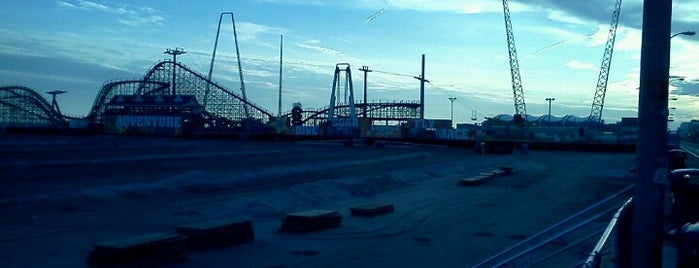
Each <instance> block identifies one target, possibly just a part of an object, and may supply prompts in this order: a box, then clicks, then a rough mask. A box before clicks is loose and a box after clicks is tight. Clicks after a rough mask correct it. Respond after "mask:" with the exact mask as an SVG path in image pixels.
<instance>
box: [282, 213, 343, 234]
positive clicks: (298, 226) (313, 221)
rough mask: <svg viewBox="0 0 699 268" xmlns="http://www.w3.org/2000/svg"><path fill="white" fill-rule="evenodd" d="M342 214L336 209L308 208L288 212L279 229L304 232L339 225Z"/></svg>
mask: <svg viewBox="0 0 699 268" xmlns="http://www.w3.org/2000/svg"><path fill="white" fill-rule="evenodd" d="M341 223H342V215H340V213H338V212H337V211H334V210H319V209H315V210H307V211H300V212H294V213H289V214H287V215H286V216H285V217H284V219H282V226H281V227H280V228H279V231H282V232H289V233H303V232H312V231H318V230H322V229H327V228H333V227H339V226H340V224H341Z"/></svg>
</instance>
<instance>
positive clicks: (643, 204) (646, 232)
mask: <svg viewBox="0 0 699 268" xmlns="http://www.w3.org/2000/svg"><path fill="white" fill-rule="evenodd" d="M671 19H672V0H653V1H643V35H642V38H641V72H640V89H639V95H638V121H639V125H638V138H637V145H636V191H635V194H634V196H633V222H632V232H631V237H632V241H625V242H627V243H630V244H631V265H630V267H661V266H662V255H663V254H662V252H663V218H664V213H663V210H664V205H663V203H664V200H665V183H666V180H667V178H666V176H667V172H668V160H667V156H666V149H667V148H666V144H665V141H666V135H667V116H668V114H669V112H668V109H667V107H668V103H667V102H668V85H669V81H668V77H669V68H670V38H669V37H670V36H671V35H670V22H671Z"/></svg>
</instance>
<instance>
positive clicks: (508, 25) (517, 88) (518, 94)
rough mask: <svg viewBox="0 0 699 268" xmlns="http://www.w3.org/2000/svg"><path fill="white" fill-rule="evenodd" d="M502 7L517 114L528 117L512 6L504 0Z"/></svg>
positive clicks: (522, 117) (523, 117) (524, 117)
mask: <svg viewBox="0 0 699 268" xmlns="http://www.w3.org/2000/svg"><path fill="white" fill-rule="evenodd" d="M502 7H503V11H504V13H505V31H506V32H507V49H508V51H509V54H510V74H511V75H512V91H513V93H514V94H513V95H514V102H515V116H521V119H526V115H527V106H526V105H525V103H524V92H523V90H522V78H521V77H520V74H519V61H517V48H516V47H515V35H514V33H513V32H512V22H511V21H510V8H509V5H508V3H507V0H502Z"/></svg>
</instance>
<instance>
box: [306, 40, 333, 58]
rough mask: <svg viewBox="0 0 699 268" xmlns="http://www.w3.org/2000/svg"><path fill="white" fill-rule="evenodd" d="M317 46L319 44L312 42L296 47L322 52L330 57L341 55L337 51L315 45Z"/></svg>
mask: <svg viewBox="0 0 699 268" xmlns="http://www.w3.org/2000/svg"><path fill="white" fill-rule="evenodd" d="M315 44H317V43H316V42H312V41H311V42H307V43H298V44H296V45H297V46H298V47H300V48H305V49H309V50H313V51H316V52H320V53H322V54H324V55H329V56H339V55H341V53H340V52H339V51H337V50H335V49H332V48H328V47H323V46H319V45H315Z"/></svg>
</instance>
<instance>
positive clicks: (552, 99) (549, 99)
mask: <svg viewBox="0 0 699 268" xmlns="http://www.w3.org/2000/svg"><path fill="white" fill-rule="evenodd" d="M555 100H556V99H555V98H546V101H548V102H549V123H551V102H552V101H555Z"/></svg>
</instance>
